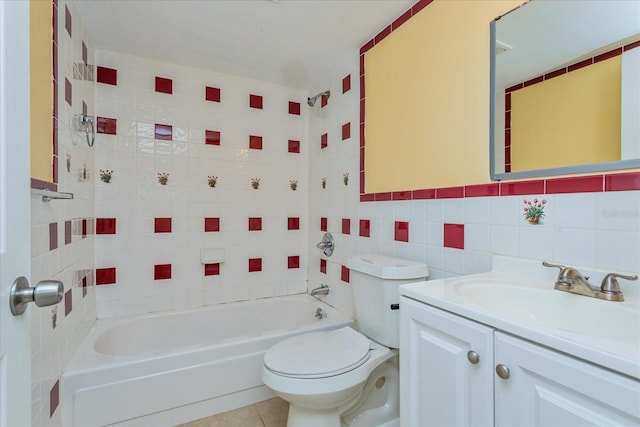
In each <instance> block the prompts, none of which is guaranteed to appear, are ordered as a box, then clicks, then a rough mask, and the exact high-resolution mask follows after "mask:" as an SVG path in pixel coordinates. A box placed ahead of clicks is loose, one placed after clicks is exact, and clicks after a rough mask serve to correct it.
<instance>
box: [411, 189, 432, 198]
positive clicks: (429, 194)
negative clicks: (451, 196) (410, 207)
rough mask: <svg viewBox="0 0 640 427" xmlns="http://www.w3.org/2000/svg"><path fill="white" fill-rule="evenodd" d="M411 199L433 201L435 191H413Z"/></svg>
mask: <svg viewBox="0 0 640 427" xmlns="http://www.w3.org/2000/svg"><path fill="white" fill-rule="evenodd" d="M411 198H412V199H413V200H424V199H435V198H436V189H435V188H425V189H424V190H413V191H412V192H411Z"/></svg>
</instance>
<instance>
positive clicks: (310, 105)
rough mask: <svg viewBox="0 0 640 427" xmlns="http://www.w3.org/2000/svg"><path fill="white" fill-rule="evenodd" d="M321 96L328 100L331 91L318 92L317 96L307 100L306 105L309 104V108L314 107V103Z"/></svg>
mask: <svg viewBox="0 0 640 427" xmlns="http://www.w3.org/2000/svg"><path fill="white" fill-rule="evenodd" d="M321 96H326V97H327V99H329V96H331V91H329V90H326V91H324V92H320V93H319V94H317V95H316V96H312V97H310V98H307V104H309V107H313V106H314V105H316V101H317V100H318V98H320V97H321Z"/></svg>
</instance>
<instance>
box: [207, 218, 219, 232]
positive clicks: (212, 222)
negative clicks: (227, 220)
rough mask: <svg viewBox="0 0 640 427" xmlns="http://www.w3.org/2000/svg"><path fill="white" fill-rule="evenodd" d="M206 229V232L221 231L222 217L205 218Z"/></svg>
mask: <svg viewBox="0 0 640 427" xmlns="http://www.w3.org/2000/svg"><path fill="white" fill-rule="evenodd" d="M204 231H205V233H211V232H216V231H220V218H205V219H204Z"/></svg>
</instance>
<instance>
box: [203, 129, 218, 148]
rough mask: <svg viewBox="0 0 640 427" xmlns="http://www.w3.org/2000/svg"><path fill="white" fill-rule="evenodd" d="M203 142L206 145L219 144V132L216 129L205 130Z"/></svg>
mask: <svg viewBox="0 0 640 427" xmlns="http://www.w3.org/2000/svg"><path fill="white" fill-rule="evenodd" d="M204 143H205V144H207V145H220V132H219V131H217V130H205V131H204Z"/></svg>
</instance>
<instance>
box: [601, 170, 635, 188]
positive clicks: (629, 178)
mask: <svg viewBox="0 0 640 427" xmlns="http://www.w3.org/2000/svg"><path fill="white" fill-rule="evenodd" d="M629 190H640V172H631V173H616V174H610V175H605V177H604V191H629Z"/></svg>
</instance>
